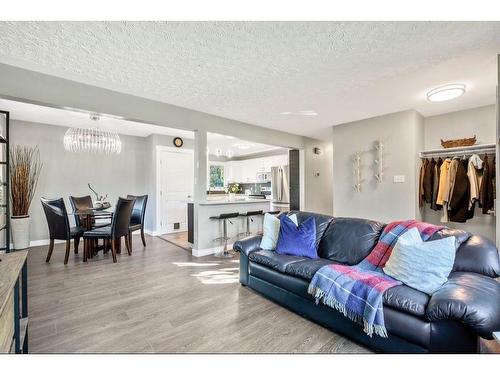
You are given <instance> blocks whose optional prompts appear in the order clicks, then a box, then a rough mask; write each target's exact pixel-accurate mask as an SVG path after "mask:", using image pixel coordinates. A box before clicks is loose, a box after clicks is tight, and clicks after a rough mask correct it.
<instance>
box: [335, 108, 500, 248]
mask: <svg viewBox="0 0 500 375" xmlns="http://www.w3.org/2000/svg"><path fill="white" fill-rule="evenodd" d="M495 121H496V109H495V106H494V105H490V106H484V107H478V108H472V109H468V110H464V111H458V112H452V113H447V114H444V115H439V116H432V117H428V118H423V117H422V116H420V115H419V114H418V113H417V112H415V111H405V112H399V113H395V114H389V115H385V116H380V117H376V118H371V119H366V120H362V121H357V122H353V123H349V124H342V125H339V126H334V127H333V150H334V151H333V172H334V183H333V195H334V205H333V206H334V214H335V215H336V216H355V217H366V218H371V219H376V220H382V221H385V222H388V221H391V220H397V219H408V218H417V219H422V220H425V221H427V222H430V223H434V224H441V223H440V217H441V212H436V211H433V210H431V209H430V208H429V207H428V205H426V206H425V207H424V209H422V210H421V209H420V208H419V207H418V194H417V191H418V173H419V167H420V163H421V162H420V158H419V156H418V152H419V151H421V150H428V149H441V148H442V146H441V144H440V140H441V139H454V138H463V137H470V136H473V135H474V134H476V136H477V139H478V143H483V144H484V143H495ZM378 138H382V139H383V141H384V142H385V146H386V148H385V154H384V158H385V160H384V164H385V166H386V170H385V180H384V182H383V183H382V184H378V183H376V182H375V180H374V178H373V173H374V168H375V166H374V164H373V160H374V158H375V154H374V149H373V145H374V142H375V141H376V140H377V139H378ZM357 151H362V152H363V169H362V172H363V173H362V177H363V179H364V180H365V181H364V182H363V188H362V189H363V190H362V192H361V193H356V192H354V190H353V188H352V185H353V183H354V182H353V181H354V176H353V162H352V157H353V156H354V153H355V152H357ZM396 174H398V175H399V174H403V175H405V177H406V181H405V183H403V184H394V183H393V181H392V177H393V175H396ZM495 223H496V220H495V217H494V216H492V215H483V214H481V213H480V210H477V211H476V215H475V217H474V218H473V219H472V220H468V221H467V222H466V223H452V222H450V223H447V224H446V225H447V226H449V227H451V228H459V229H463V230H466V231H469V232H471V233H476V234H481V235H484V236H486V237H488V238H490V239H491V240H493V241H495Z"/></svg>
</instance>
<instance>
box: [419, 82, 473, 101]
mask: <svg viewBox="0 0 500 375" xmlns="http://www.w3.org/2000/svg"><path fill="white" fill-rule="evenodd" d="M463 94H465V85H464V84H462V83H452V84H448V85H443V86H439V87H436V88H435V89H432V90H431V91H429V92H428V93H427V100H428V101H430V102H444V101H447V100H451V99H455V98H458V97H459V96H462V95H463Z"/></svg>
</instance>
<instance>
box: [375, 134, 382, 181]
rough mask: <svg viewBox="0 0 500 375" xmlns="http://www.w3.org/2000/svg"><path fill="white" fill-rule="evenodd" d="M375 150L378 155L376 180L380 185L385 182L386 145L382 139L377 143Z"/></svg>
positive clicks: (376, 159)
mask: <svg viewBox="0 0 500 375" xmlns="http://www.w3.org/2000/svg"><path fill="white" fill-rule="evenodd" d="M375 150H376V154H377V157H376V158H375V165H376V166H377V168H376V172H375V179H376V180H377V182H379V183H380V182H382V181H384V144H383V143H382V140H381V139H379V140H378V141H377V142H375Z"/></svg>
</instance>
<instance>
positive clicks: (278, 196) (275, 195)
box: [271, 165, 290, 211]
mask: <svg viewBox="0 0 500 375" xmlns="http://www.w3.org/2000/svg"><path fill="white" fill-rule="evenodd" d="M271 196H272V201H271V210H272V211H277V210H279V211H289V210H290V183H289V171H288V165H282V166H279V167H272V168H271Z"/></svg>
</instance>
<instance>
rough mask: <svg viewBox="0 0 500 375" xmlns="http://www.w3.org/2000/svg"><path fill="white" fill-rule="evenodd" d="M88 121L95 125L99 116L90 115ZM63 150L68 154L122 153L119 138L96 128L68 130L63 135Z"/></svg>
mask: <svg viewBox="0 0 500 375" xmlns="http://www.w3.org/2000/svg"><path fill="white" fill-rule="evenodd" d="M90 119H91V120H92V121H93V122H95V123H97V121H99V116H98V115H95V114H92V115H90ZM63 143H64V149H65V150H66V151H70V152H87V153H91V154H105V155H112V154H119V153H120V152H121V151H122V142H121V140H120V136H119V135H118V134H116V133H114V132H108V131H105V130H102V129H99V128H98V127H94V128H92V129H83V128H69V129H68V130H67V131H66V133H65V134H64V140H63Z"/></svg>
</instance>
